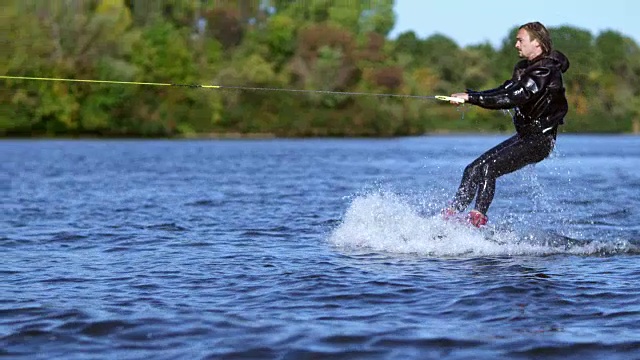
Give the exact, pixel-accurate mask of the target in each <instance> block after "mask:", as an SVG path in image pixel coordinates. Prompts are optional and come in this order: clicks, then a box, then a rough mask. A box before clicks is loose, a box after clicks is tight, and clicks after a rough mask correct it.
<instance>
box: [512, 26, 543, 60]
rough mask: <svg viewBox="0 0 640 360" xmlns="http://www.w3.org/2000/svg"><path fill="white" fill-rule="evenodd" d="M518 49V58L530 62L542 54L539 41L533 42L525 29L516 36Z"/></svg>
mask: <svg viewBox="0 0 640 360" xmlns="http://www.w3.org/2000/svg"><path fill="white" fill-rule="evenodd" d="M516 49H518V56H520V57H521V58H523V59H529V60H532V59H534V58H535V57H536V56H538V55H540V53H541V52H542V51H541V50H540V43H538V40H533V41H531V38H530V37H529V33H528V32H527V30H525V29H520V30H518V35H516Z"/></svg>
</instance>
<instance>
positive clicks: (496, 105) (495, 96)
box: [467, 67, 551, 109]
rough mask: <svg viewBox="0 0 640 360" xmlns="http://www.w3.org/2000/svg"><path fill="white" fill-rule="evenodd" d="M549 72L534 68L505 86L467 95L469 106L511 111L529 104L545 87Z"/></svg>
mask: <svg viewBox="0 0 640 360" xmlns="http://www.w3.org/2000/svg"><path fill="white" fill-rule="evenodd" d="M550 74H551V70H550V69H549V68H547V67H536V68H532V69H530V70H529V71H527V72H526V73H525V74H523V75H522V77H521V78H520V80H518V81H513V80H510V81H507V83H510V84H507V86H503V88H502V89H494V90H490V91H487V92H471V93H469V100H468V101H467V102H468V103H470V104H474V105H478V106H480V107H483V108H485V109H511V108H513V107H516V106H519V105H522V104H525V103H527V102H529V101H530V100H531V99H532V98H535V97H536V95H538V94H540V93H541V92H542V91H543V90H544V88H545V87H546V86H547V84H548V82H549V78H550Z"/></svg>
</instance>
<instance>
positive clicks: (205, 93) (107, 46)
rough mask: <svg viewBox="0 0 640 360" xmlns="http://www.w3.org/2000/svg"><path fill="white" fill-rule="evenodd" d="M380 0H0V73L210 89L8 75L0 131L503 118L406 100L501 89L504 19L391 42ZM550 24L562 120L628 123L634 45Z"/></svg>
mask: <svg viewBox="0 0 640 360" xmlns="http://www.w3.org/2000/svg"><path fill="white" fill-rule="evenodd" d="M393 3H394V1H392V0H306V1H295V0H261V1H259V0H244V1H243V0H235V1H231V0H228V1H225V0H217V1H216V0H214V1H207V0H157V1H147V0H66V1H52V2H43V1H40V0H22V1H12V0H0V5H1V7H2V9H1V10H2V12H3V24H2V25H1V26H2V27H3V31H2V32H1V35H0V39H1V41H2V46H3V48H5V51H6V54H7V56H4V57H3V58H2V59H1V60H0V75H8V76H25V77H51V78H71V79H96V80H116V81H131V82H158V83H173V84H206V85H222V86H223V89H202V88H200V89H197V88H195V89H192V88H188V87H150V86H142V85H124V84H123V85H118V84H100V83H69V82H60V81H33V80H11V79H5V80H2V81H3V83H2V85H1V86H0V109H1V110H0V135H3V136H118V137H120V136H136V137H137V136H153V137H156V136H202V135H210V134H215V135H234V136H235V135H245V136H246V135H256V134H258V135H265V134H269V135H275V136H295V137H304V136H402V135H416V134H423V133H427V132H451V131H486V132H495V131H512V125H511V122H510V117H509V114H507V113H503V112H499V111H487V110H483V109H480V108H478V107H472V106H463V107H459V108H456V107H453V106H451V105H449V104H445V103H440V102H437V101H434V100H430V99H419V98H415V97H410V96H415V95H424V96H428V95H434V94H445V95H448V94H450V93H453V92H458V91H460V90H463V89H465V88H472V89H485V88H493V87H495V86H497V85H499V84H501V83H502V82H503V81H504V80H505V79H507V78H509V77H510V75H511V70H512V68H513V65H514V64H515V62H516V61H517V60H518V59H517V54H516V51H515V50H514V48H513V44H514V39H515V34H516V32H517V27H516V26H514V27H513V28H512V29H505V37H504V40H503V42H502V44H501V45H500V46H499V47H497V48H496V47H494V46H492V45H491V44H489V43H483V44H477V45H472V46H466V47H461V46H459V45H458V44H457V43H456V42H455V41H453V40H452V39H451V38H449V37H447V36H446V35H445V34H435V35H432V36H429V37H427V38H419V37H418V36H417V35H416V34H415V33H414V32H411V31H409V32H405V33H402V34H400V35H399V36H398V37H396V38H394V39H392V38H390V37H389V33H390V31H391V30H392V29H393V27H394V24H395V14H394V12H393V5H394V4H393ZM550 31H551V33H552V38H553V41H554V46H555V48H557V49H558V50H560V51H562V52H564V53H565V54H566V55H567V56H568V57H569V59H570V61H571V68H570V69H569V71H568V72H567V73H566V74H565V86H566V88H567V94H568V99H569V102H570V112H569V114H568V116H567V119H566V125H564V126H563V131H567V132H612V133H623V132H625V133H626V132H635V133H638V132H640V49H639V47H638V44H636V42H635V41H634V40H633V39H631V38H630V37H628V36H626V35H624V34H621V33H618V32H615V31H603V32H601V33H599V34H592V33H590V32H589V31H586V30H583V29H580V28H575V27H572V26H561V27H555V28H550ZM224 87H226V88H229V87H240V88H242V89H224ZM266 89H269V90H266ZM282 89H285V90H305V91H308V92H300V91H280V90H282ZM316 90H318V91H319V92H314V91H316ZM343 92H351V93H370V94H393V95H407V96H406V97H403V96H393V97H390V96H366V95H349V94H341V93H343Z"/></svg>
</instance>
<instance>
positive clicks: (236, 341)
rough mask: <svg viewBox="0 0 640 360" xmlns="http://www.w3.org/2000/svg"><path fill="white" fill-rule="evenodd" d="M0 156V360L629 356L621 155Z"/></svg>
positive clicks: (229, 151)
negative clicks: (463, 199) (466, 191)
mask: <svg viewBox="0 0 640 360" xmlns="http://www.w3.org/2000/svg"><path fill="white" fill-rule="evenodd" d="M507 136H508V135H486V136H472V135H469V136H445V135H441V136H424V137H413V138H395V139H304V140H303V139H300V140H291V139H289V140H285V139H269V140H173V141H171V140H146V141H144V140H4V141H0V155H1V157H2V161H1V162H0V170H1V171H0V179H2V182H1V184H0V193H1V195H2V203H1V204H2V211H1V212H0V254H2V255H1V256H2V258H1V259H2V260H1V261H0V278H1V279H2V280H1V281H0V356H4V357H6V358H13V359H52V358H63V359H150V358H152V359H217V358H251V359H262V358H265V359H305V358H321V359H378V358H380V359H407V358H415V359H431V358H432V359H441V358H449V359H500V358H538V359H542V358H561V359H586V358H593V359H601V358H602V359H604V358H606V359H630V358H640V290H638V289H639V288H640V285H639V284H640V261H639V259H640V258H638V255H640V248H639V245H640V206H639V205H640V204H639V203H640V201H639V200H640V191H639V190H638V189H640V170H639V169H638V164H640V161H639V160H640V138H639V137H634V136H589V135H582V136H577V135H563V134H561V135H560V136H559V139H558V143H557V147H556V150H555V152H554V153H553V154H552V155H551V157H550V158H549V159H546V160H545V161H544V162H542V163H540V164H538V165H536V166H530V167H527V168H525V169H523V170H521V171H519V172H517V173H514V174H509V175H507V176H505V177H503V178H500V179H499V180H498V185H497V192H496V197H495V200H494V203H493V205H492V207H491V209H490V210H489V213H488V216H489V226H488V227H487V228H485V229H483V230H481V231H479V230H476V229H473V228H470V227H468V226H466V225H465V224H463V223H461V222H457V221H443V220H442V219H441V218H440V216H439V215H438V213H439V211H440V209H441V208H442V207H443V206H445V205H446V203H447V201H448V200H449V199H450V197H451V196H452V195H453V193H454V192H455V190H456V188H457V186H458V183H459V180H460V176H461V174H462V170H463V169H464V167H465V165H466V164H467V163H469V162H470V161H471V160H473V159H474V158H475V157H476V156H478V155H479V154H481V153H482V152H483V151H484V150H486V149H488V148H490V147H492V146H493V145H495V144H497V143H498V142H499V141H502V140H503V139H505V138H506V137H507Z"/></svg>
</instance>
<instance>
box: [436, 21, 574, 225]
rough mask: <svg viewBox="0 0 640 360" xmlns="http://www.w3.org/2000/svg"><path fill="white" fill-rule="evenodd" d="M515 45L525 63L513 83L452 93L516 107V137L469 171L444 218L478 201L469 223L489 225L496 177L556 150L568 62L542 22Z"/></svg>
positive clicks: (489, 105)
mask: <svg viewBox="0 0 640 360" xmlns="http://www.w3.org/2000/svg"><path fill="white" fill-rule="evenodd" d="M515 47H516V49H517V50H518V55H519V56H520V58H522V59H523V60H521V61H520V62H518V63H517V64H516V65H515V67H514V70H513V75H512V77H511V79H510V80H507V81H505V82H504V84H502V85H501V86H499V87H497V88H495V89H491V90H486V91H471V90H467V92H465V93H456V94H452V95H451V96H452V97H455V98H460V99H463V100H464V101H465V102H468V103H470V104H474V105H478V106H480V107H483V108H486V109H512V108H513V109H514V110H515V111H514V115H513V123H514V125H515V129H516V134H515V135H513V136H512V137H510V138H509V139H507V140H505V141H504V142H502V143H500V144H498V145H497V146H496V147H494V148H492V149H490V150H489V151H487V152H485V153H484V154H482V155H480V157H478V158H477V159H475V160H474V161H473V162H472V163H471V164H469V165H468V166H467V167H466V168H465V170H464V173H463V176H462V181H461V183H460V187H459V188H458V191H457V192H456V195H455V198H454V200H453V201H452V202H451V204H450V206H449V207H448V208H447V209H445V210H444V211H443V212H444V216H445V218H446V217H450V216H454V215H455V214H457V213H460V212H462V211H464V210H465V209H466V208H467V207H468V206H469V204H470V203H471V201H473V198H474V197H475V198H476V205H475V208H474V209H473V210H471V212H470V213H469V222H470V223H471V224H473V225H474V226H477V227H480V226H484V225H485V224H486V223H487V220H488V218H487V216H486V214H487V210H488V209H489V205H491V201H492V200H493V195H494V193H495V186H496V179H497V178H498V177H500V176H502V175H505V174H508V173H511V172H514V171H516V170H519V169H521V168H523V167H524V166H526V165H528V164H534V163H537V162H540V161H542V160H543V159H544V158H546V157H547V156H548V155H549V154H550V153H551V151H552V150H553V146H554V143H555V139H556V134H557V132H558V126H559V125H560V124H562V123H563V119H564V117H565V115H566V114H567V110H568V104H567V99H566V97H565V90H564V86H563V83H562V73H564V72H566V71H567V69H568V68H569V60H568V59H567V57H566V56H565V55H564V54H562V53H561V52H559V51H556V50H553V46H552V42H551V37H550V35H549V31H548V30H547V29H546V28H545V27H544V25H542V24H541V23H539V22H531V23H527V24H524V25H522V26H521V27H520V28H519V29H518V34H517V37H516V43H515ZM452 103H456V102H453V101H452Z"/></svg>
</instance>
